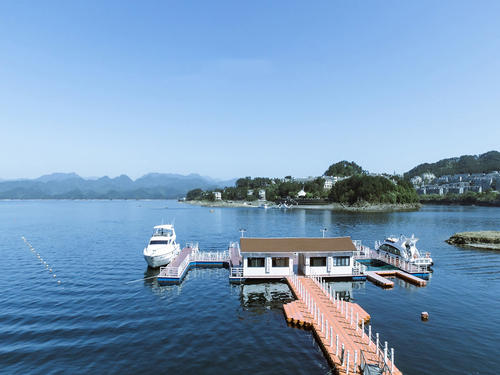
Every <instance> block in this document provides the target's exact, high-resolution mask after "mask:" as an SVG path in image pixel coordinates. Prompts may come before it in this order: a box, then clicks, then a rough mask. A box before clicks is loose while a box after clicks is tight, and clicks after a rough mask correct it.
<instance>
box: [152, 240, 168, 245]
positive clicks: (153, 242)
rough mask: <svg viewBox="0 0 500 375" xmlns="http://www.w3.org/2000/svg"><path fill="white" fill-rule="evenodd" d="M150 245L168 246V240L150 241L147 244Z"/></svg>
mask: <svg viewBox="0 0 500 375" xmlns="http://www.w3.org/2000/svg"><path fill="white" fill-rule="evenodd" d="M149 244H150V245H166V244H168V240H151V242H149Z"/></svg>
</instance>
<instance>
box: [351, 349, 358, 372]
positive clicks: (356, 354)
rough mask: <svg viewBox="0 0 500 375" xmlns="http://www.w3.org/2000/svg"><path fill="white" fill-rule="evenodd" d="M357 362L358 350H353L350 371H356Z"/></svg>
mask: <svg viewBox="0 0 500 375" xmlns="http://www.w3.org/2000/svg"><path fill="white" fill-rule="evenodd" d="M357 364H358V351H357V350H355V351H354V366H353V367H352V371H353V372H354V373H356V365H357Z"/></svg>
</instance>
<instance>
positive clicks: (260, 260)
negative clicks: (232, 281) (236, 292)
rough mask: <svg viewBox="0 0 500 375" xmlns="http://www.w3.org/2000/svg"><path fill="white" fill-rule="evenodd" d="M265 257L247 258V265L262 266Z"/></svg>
mask: <svg viewBox="0 0 500 375" xmlns="http://www.w3.org/2000/svg"><path fill="white" fill-rule="evenodd" d="M265 259H266V258H248V267H264V263H265V262H264V261H265Z"/></svg>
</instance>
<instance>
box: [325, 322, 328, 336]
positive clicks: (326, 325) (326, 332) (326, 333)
mask: <svg viewBox="0 0 500 375" xmlns="http://www.w3.org/2000/svg"><path fill="white" fill-rule="evenodd" d="M325 340H328V319H327V320H326V323H325Z"/></svg>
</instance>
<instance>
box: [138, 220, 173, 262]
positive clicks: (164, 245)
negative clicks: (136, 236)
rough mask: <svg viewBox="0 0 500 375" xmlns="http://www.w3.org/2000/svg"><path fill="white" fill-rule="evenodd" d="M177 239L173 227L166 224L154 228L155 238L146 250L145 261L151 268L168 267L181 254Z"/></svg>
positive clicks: (150, 241)
mask: <svg viewBox="0 0 500 375" xmlns="http://www.w3.org/2000/svg"><path fill="white" fill-rule="evenodd" d="M175 238H176V236H175V230H174V226H173V225H171V224H165V225H157V226H155V227H154V232H153V236H152V237H151V239H150V240H149V243H148V246H147V247H146V248H145V249H144V259H146V262H148V265H149V266H150V267H152V268H157V267H160V266H166V265H167V264H169V263H170V262H171V261H172V259H174V258H175V257H176V256H177V254H179V253H180V251H181V247H180V245H179V244H178V243H176V242H175Z"/></svg>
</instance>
